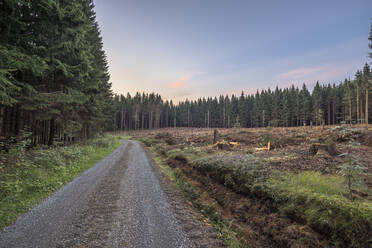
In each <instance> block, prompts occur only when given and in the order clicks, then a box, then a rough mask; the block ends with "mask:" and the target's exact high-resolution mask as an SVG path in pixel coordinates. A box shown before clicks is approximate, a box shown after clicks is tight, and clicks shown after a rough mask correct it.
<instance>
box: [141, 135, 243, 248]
mask: <svg viewBox="0 0 372 248" xmlns="http://www.w3.org/2000/svg"><path fill="white" fill-rule="evenodd" d="M140 141H141V142H142V143H144V144H145V145H146V143H148V142H143V140H140ZM147 145H148V144H147ZM149 148H150V151H151V152H152V154H153V155H154V159H155V161H156V163H157V164H158V165H159V167H160V169H161V170H162V171H163V173H164V174H165V175H167V177H168V178H169V179H170V180H171V181H172V182H173V183H174V184H175V185H176V187H177V188H179V189H180V190H181V191H182V192H183V193H184V196H185V197H186V199H188V200H190V201H191V202H192V204H193V206H194V208H195V209H196V210H198V211H199V212H200V213H202V214H203V216H204V217H205V218H206V219H207V220H208V221H207V222H208V223H209V224H210V225H212V226H213V228H214V229H215V230H216V232H217V236H218V237H219V238H220V239H222V240H223V241H224V242H225V244H226V246H227V247H232V248H239V247H246V245H245V243H244V240H243V239H242V238H241V235H239V234H238V233H236V232H235V231H234V230H233V229H232V227H231V223H228V222H227V221H225V220H223V219H222V217H221V216H220V214H219V212H218V211H217V209H216V208H215V207H214V206H213V204H211V203H210V202H208V201H207V200H206V199H205V197H204V194H203V193H202V192H201V191H200V190H199V189H198V188H197V186H195V185H194V184H193V183H192V182H190V181H188V180H187V179H186V178H185V177H184V176H183V174H182V173H181V172H180V171H179V169H173V168H171V167H169V166H168V165H166V163H164V159H163V158H162V156H161V155H160V154H159V153H158V151H157V150H156V147H153V146H150V147H149Z"/></svg>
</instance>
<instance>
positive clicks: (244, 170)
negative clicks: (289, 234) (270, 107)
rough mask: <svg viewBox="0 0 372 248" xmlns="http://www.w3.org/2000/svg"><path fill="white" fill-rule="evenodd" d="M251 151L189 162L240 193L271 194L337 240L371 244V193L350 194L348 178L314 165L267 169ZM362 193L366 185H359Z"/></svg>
mask: <svg viewBox="0 0 372 248" xmlns="http://www.w3.org/2000/svg"><path fill="white" fill-rule="evenodd" d="M260 164H261V163H260V161H258V160H257V159H255V158H254V157H253V156H236V155H232V156H226V155H225V156H208V157H205V158H201V159H198V160H195V161H193V162H192V163H191V166H192V167H193V168H194V169H196V170H197V171H199V172H200V173H202V174H205V175H208V176H209V177H211V178H212V179H214V180H215V181H216V182H218V183H220V184H223V185H225V186H227V187H229V188H231V189H233V190H234V191H236V192H238V193H244V194H246V195H248V196H250V197H259V198H266V199H270V200H271V202H272V204H273V205H274V206H276V207H277V208H278V209H279V211H280V212H282V213H283V214H284V215H286V216H287V217H289V218H291V219H292V220H294V221H299V222H301V223H307V224H308V225H310V226H311V227H312V228H313V229H314V230H316V231H318V232H319V233H321V234H323V235H325V236H326V237H327V238H328V240H330V242H331V243H332V245H334V246H338V245H339V244H340V243H345V244H347V245H348V246H350V247H368V245H371V244H372V236H371V232H372V231H371V230H372V202H371V201H370V200H369V198H368V197H365V196H364V197H362V196H359V197H356V199H355V200H354V201H353V202H352V201H350V200H349V199H348V191H347V188H346V185H345V183H344V178H343V177H341V176H338V175H332V176H331V175H322V174H321V173H319V172H315V171H306V172H301V173H291V172H282V171H272V172H268V171H267V170H266V169H265V167H262V165H260ZM354 190H356V191H357V192H359V193H362V195H363V194H364V195H365V194H366V193H368V191H366V190H365V189H364V188H363V187H359V188H355V189H354Z"/></svg>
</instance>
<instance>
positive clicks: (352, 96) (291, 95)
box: [114, 64, 372, 130]
mask: <svg viewBox="0 0 372 248" xmlns="http://www.w3.org/2000/svg"><path fill="white" fill-rule="evenodd" d="M371 75H372V72H371V69H370V67H369V65H368V64H365V66H364V68H363V70H360V71H357V73H356V75H355V78H354V79H353V80H349V79H345V80H344V81H343V82H341V83H339V84H337V85H336V84H333V85H331V84H327V85H321V84H320V83H319V82H317V83H316V85H315V87H314V89H313V91H312V92H311V93H310V91H309V90H308V89H307V87H306V85H305V84H304V85H303V86H302V87H301V88H298V87H295V86H292V87H290V88H285V89H279V88H278V87H276V89H275V90H271V89H267V90H262V91H261V92H259V91H257V93H256V94H253V95H246V94H244V92H242V93H241V95H238V96H237V95H231V96H228V95H226V96H222V95H221V96H219V97H218V98H217V97H214V98H212V97H209V98H200V99H197V100H194V101H189V100H186V101H182V102H180V103H179V104H177V105H175V104H173V102H172V101H163V100H162V98H161V96H160V95H157V94H153V93H152V94H145V93H142V94H141V93H137V94H135V95H134V96H131V95H130V94H127V95H126V96H123V95H115V97H114V106H115V109H116V111H115V113H116V114H115V116H114V122H115V128H116V130H130V129H148V128H162V127H207V128H208V127H209V128H215V127H218V128H231V127H267V126H275V127H278V126H286V127H292V126H303V125H333V124H340V123H367V122H368V120H372V111H368V110H369V109H371V107H372V101H371V100H370V98H368V94H369V91H370V89H371V88H372V87H371V81H370V80H371ZM367 116H368V118H367Z"/></svg>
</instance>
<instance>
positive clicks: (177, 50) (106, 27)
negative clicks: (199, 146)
mask: <svg viewBox="0 0 372 248" xmlns="http://www.w3.org/2000/svg"><path fill="white" fill-rule="evenodd" d="M94 3H95V11H96V15H97V21H98V24H99V26H100V29H101V35H102V37H103V44H104V50H105V51H106V55H107V61H108V64H109V72H110V76H111V80H110V82H111V83H112V89H113V92H114V93H115V94H123V95H126V94H127V93H130V94H131V95H133V94H135V93H136V92H140V93H142V92H146V93H151V92H154V93H157V94H160V95H161V96H162V98H163V99H164V100H172V101H173V102H174V103H178V102H179V101H185V100H186V99H188V100H196V99H198V98H202V97H205V98H207V97H215V96H216V97H217V96H220V95H232V94H234V95H240V94H241V92H242V91H244V93H245V94H255V93H256V91H257V90H258V91H259V92H261V91H262V90H267V89H269V88H270V89H275V88H276V87H277V86H278V87H279V88H288V87H291V85H292V84H293V85H294V86H295V87H299V88H300V87H302V84H304V83H305V84H306V86H307V88H308V89H309V90H310V91H311V90H312V88H313V86H314V85H315V83H316V82H317V81H319V83H321V84H328V83H330V84H333V83H336V84H337V83H339V82H341V81H343V80H344V79H345V78H353V77H354V74H355V73H356V71H357V70H359V69H362V67H363V66H364V64H365V63H368V62H369V60H368V36H369V25H370V22H371V16H370V14H369V12H368V10H369V9H371V8H372V2H370V1H366V0H358V1H353V2H349V1H337V3H338V4H337V6H335V5H334V3H335V2H333V1H328V2H326V3H323V2H322V1H314V2H311V3H306V2H302V3H300V2H298V1H285V2H281V3H278V2H275V1H271V2H270V5H268V4H267V3H266V4H265V3H261V2H260V1H250V2H249V3H248V2H245V1H235V2H233V3H231V2H230V3H225V2H222V1H220V2H218V3H217V4H213V3H216V2H215V1H203V3H200V2H198V1H188V2H177V3H175V2H172V1H160V2H156V3H153V2H149V1H125V2H123V1H110V2H109V3H108V2H103V1H96V0H95V1H94ZM268 6H269V7H268ZM169 20H171V21H169ZM144 37H146V39H145V38H144Z"/></svg>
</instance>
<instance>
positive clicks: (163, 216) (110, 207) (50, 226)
mask: <svg viewBox="0 0 372 248" xmlns="http://www.w3.org/2000/svg"><path fill="white" fill-rule="evenodd" d="M221 246H223V244H222V243H221V241H219V240H218V239H217V238H216V234H215V233H214V231H213V230H212V229H211V228H210V227H209V226H208V225H206V224H205V223H203V222H202V217H201V216H200V215H198V214H197V213H195V212H193V211H192V210H191V209H190V207H189V206H188V204H187V203H186V202H185V200H184V199H183V198H182V196H181V194H180V192H178V191H177V190H176V189H175V188H174V187H173V186H172V185H171V184H170V183H169V181H167V179H166V178H165V177H164V175H162V173H161V172H160V171H159V168H158V167H157V166H156V165H155V164H154V162H153V160H152V159H151V155H149V153H148V151H145V149H144V148H143V147H142V146H141V145H140V144H138V143H136V142H134V141H123V144H122V145H121V146H120V147H119V148H118V149H117V150H115V151H114V152H113V153H112V154H111V155H109V156H108V157H106V158H104V159H103V160H101V161H100V162H98V163H97V164H95V165H94V166H93V167H92V168H90V169H89V170H87V171H85V172H84V173H83V174H82V175H80V176H79V177H77V178H75V179H74V180H73V181H72V182H70V183H69V184H67V185H65V186H64V187H63V188H61V189H60V190H59V191H57V192H56V193H54V194H53V195H51V196H50V197H49V198H47V199H46V200H44V201H43V202H42V203H40V204H39V205H37V206H35V207H34V208H33V209H32V210H30V211H29V212H28V213H26V214H24V215H23V216H21V217H20V218H19V219H18V220H17V221H16V222H15V223H14V224H13V225H11V226H9V227H6V228H5V229H4V230H3V231H2V232H1V233H0V247H7V248H11V247H17V248H20V247H141V248H145V247H159V248H160V247H164V248H165V247H221Z"/></svg>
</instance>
